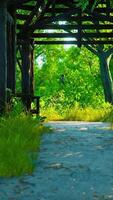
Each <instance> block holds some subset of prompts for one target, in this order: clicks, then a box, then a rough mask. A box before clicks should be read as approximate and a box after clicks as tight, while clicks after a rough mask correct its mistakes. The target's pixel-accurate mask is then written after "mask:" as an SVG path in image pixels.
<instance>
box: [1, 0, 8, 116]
mask: <svg viewBox="0 0 113 200" xmlns="http://www.w3.org/2000/svg"><path fill="white" fill-rule="evenodd" d="M6 27H7V2H6V0H3V1H0V114H3V113H4V112H5V107H6V86H7V42H6V41H7V40H6V38H7V33H6Z"/></svg>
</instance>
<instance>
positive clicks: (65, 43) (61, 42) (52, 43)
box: [34, 40, 113, 46]
mask: <svg viewBox="0 0 113 200" xmlns="http://www.w3.org/2000/svg"><path fill="white" fill-rule="evenodd" d="M34 44H36V45H70V44H73V45H77V41H75V40H73V41H72V40H71V41H60V40H59V41H34ZM88 44H89V45H96V44H113V40H103V41H100V40H99V41H87V40H86V41H82V45H84V46H85V45H88Z"/></svg>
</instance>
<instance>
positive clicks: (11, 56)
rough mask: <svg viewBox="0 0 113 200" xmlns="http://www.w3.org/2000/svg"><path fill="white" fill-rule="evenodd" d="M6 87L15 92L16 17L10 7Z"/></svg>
mask: <svg viewBox="0 0 113 200" xmlns="http://www.w3.org/2000/svg"><path fill="white" fill-rule="evenodd" d="M7 33H8V34H7V61H8V62H7V88H8V89H10V90H11V93H12V94H15V85H16V19H15V9H14V8H12V9H11V10H10V13H9V19H8V22H7Z"/></svg>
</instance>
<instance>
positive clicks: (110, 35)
mask: <svg viewBox="0 0 113 200" xmlns="http://www.w3.org/2000/svg"><path fill="white" fill-rule="evenodd" d="M81 36H82V37H83V38H113V33H81ZM32 37H33V38H70V37H72V38H78V33H77V32H76V33H34V34H32Z"/></svg>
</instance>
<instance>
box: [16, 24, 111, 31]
mask: <svg viewBox="0 0 113 200" xmlns="http://www.w3.org/2000/svg"><path fill="white" fill-rule="evenodd" d="M22 27H23V25H21V24H17V29H21V28H22ZM81 28H82V29H83V30H96V29H98V30H109V29H111V30H113V24H99V25H95V24H82V25H81ZM51 29H52V30H60V29H64V30H66V29H67V30H76V29H78V25H77V24H75V25H67V24H66V25H59V24H43V23H42V24H40V25H38V26H37V30H51Z"/></svg>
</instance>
